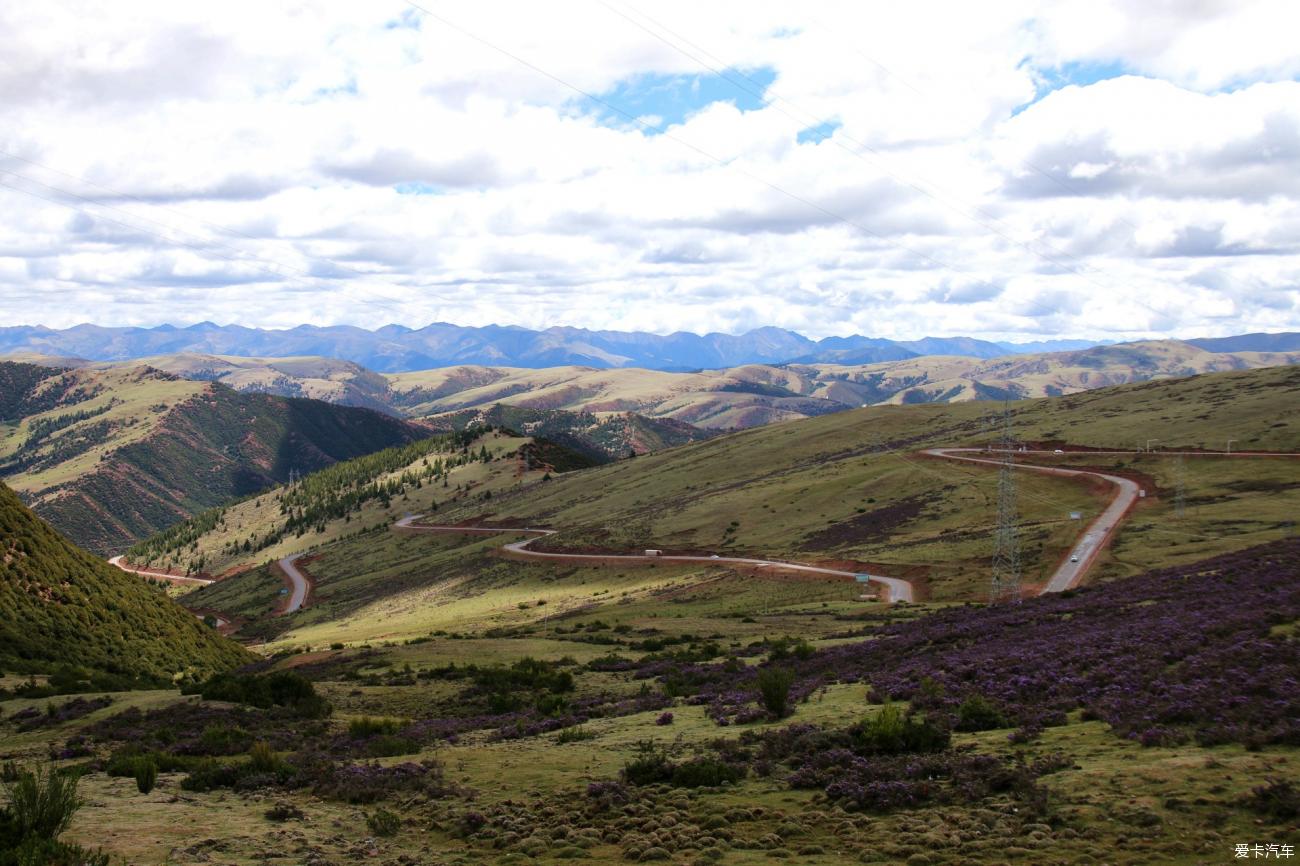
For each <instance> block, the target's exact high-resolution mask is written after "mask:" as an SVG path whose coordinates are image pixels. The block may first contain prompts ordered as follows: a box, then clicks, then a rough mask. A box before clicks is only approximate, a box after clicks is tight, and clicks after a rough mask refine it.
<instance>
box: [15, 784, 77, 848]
mask: <svg viewBox="0 0 1300 866" xmlns="http://www.w3.org/2000/svg"><path fill="white" fill-rule="evenodd" d="M6 793H7V794H8V797H9V807H8V808H7V809H6V814H7V815H8V818H9V821H10V823H11V825H12V828H13V829H12V832H13V834H14V836H15V837H16V838H17V839H19V840H22V839H37V840H41V841H49V842H53V841H55V840H57V839H58V838H59V834H60V833H62V832H63V831H64V830H66V829H68V825H69V824H71V823H72V816H73V815H75V814H76V812H77V810H78V809H79V808H81V799H80V798H79V797H77V776H76V775H75V774H73V773H60V772H57V771H55V770H53V769H52V768H50V767H44V768H39V767H38V768H37V769H36V770H28V771H20V772H19V773H18V778H17V780H16V781H14V782H13V783H12V784H10V785H8V786H6Z"/></svg>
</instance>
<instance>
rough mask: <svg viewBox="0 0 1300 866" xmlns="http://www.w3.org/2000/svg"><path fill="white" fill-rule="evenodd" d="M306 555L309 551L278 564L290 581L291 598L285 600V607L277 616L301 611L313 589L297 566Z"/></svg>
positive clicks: (287, 558)
mask: <svg viewBox="0 0 1300 866" xmlns="http://www.w3.org/2000/svg"><path fill="white" fill-rule="evenodd" d="M306 555H307V551H305V550H304V551H303V552H301V553H294V554H290V555H289V556H286V557H284V558H283V559H281V560H279V562H278V564H279V566H280V571H281V572H283V573H284V576H285V577H286V578H288V580H289V597H288V598H287V599H286V600H285V604H284V606H283V607H282V608H281V609H280V610H279V611H277V612H276V614H277V616H283V615H284V614H287V613H293V612H294V611H296V610H300V609H301V608H302V606H303V603H304V602H306V601H307V592H308V590H310V589H311V583H310V582H309V581H308V579H307V577H306V575H304V574H303V573H302V572H301V571H300V570H299V569H298V566H297V565H296V564H295V563H297V561H298V560H299V559H301V558H302V557H304V556H306Z"/></svg>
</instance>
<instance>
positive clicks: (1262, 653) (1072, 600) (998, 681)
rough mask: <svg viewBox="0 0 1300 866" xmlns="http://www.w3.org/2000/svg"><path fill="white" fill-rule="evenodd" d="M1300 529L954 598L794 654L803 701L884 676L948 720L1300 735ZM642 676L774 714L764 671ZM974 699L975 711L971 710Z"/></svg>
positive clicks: (718, 702) (1284, 738)
mask: <svg viewBox="0 0 1300 866" xmlns="http://www.w3.org/2000/svg"><path fill="white" fill-rule="evenodd" d="M1297 574H1300V540H1297V539H1291V540H1288V541H1285V542H1277V543H1274V544H1269V545H1264V546H1260V547H1256V548H1252V549H1249V550H1244V551H1239V552H1236V553H1231V554H1227V555H1224V556H1220V557H1216V558H1214V559H1211V560H1207V561H1204V562H1200V563H1197V564H1194V565H1190V566H1181V567H1177V568H1169V569H1163V570H1159V571H1154V572H1150V573H1148V574H1145V575H1141V576H1138V577H1133V578H1128V579H1125V580H1119V581H1115V582H1113V583H1109V584H1106V585H1104V586H1100V587H1095V588H1088V589H1083V590H1077V591H1072V592H1068V593H1061V594H1057V595H1050V596H1044V597H1039V598H1034V599H1030V600H1027V601H1025V602H1023V603H1021V604H1016V605H1002V606H998V607H993V608H989V607H984V606H970V607H965V608H952V609H949V610H946V611H941V612H938V613H934V614H931V615H929V616H926V617H924V618H922V619H919V620H914V621H910V622H905V623H897V624H892V625H884V626H881V627H877V628H875V629H874V630H873V632H872V634H873V635H874V639H873V640H868V641H864V642H860V643H855V644H843V645H840V646H836V647H831V648H828V649H824V650H820V651H818V652H816V653H814V654H812V655H811V656H808V657H807V658H802V659H800V658H798V657H795V658H791V659H787V660H785V661H783V662H782V664H783V665H785V666H787V667H789V668H790V669H791V670H793V671H794V673H795V682H794V685H793V686H792V687H791V693H790V701H791V703H794V702H796V701H798V700H802V699H803V698H804V697H806V696H807V695H808V694H810V693H811V692H812V691H813V690H815V689H816V688H818V687H819V686H821V685H823V684H826V683H832V682H863V681H865V682H868V683H870V685H871V688H872V694H873V696H874V698H875V699H876V700H881V701H883V700H908V701H910V702H911V704H912V706H913V708H915V709H918V710H924V711H925V712H926V714H927V715H928V716H930V717H931V718H933V719H936V720H938V719H946V720H947V726H949V727H955V726H958V724H959V722H962V721H963V715H964V716H965V724H964V725H962V726H964V727H969V728H972V729H974V728H983V727H986V726H990V725H995V724H1005V725H1006V726H1016V727H1020V728H1023V729H1025V733H1026V734H1028V733H1029V732H1031V731H1033V730H1035V729H1037V728H1042V727H1050V726H1053V725H1059V724H1062V723H1064V721H1065V714H1066V713H1068V712H1071V711H1075V710H1080V709H1082V710H1083V711H1084V715H1085V718H1097V719H1101V720H1104V721H1105V722H1107V723H1108V724H1110V725H1111V727H1112V728H1113V729H1114V730H1115V731H1116V732H1117V733H1118V734H1120V735H1121V736H1124V737H1127V738H1130V739H1133V740H1136V741H1138V742H1142V743H1145V744H1148V745H1170V744H1175V743H1179V742H1183V741H1186V740H1188V739H1195V740H1196V741H1197V742H1199V743H1201V744H1203V745H1214V744H1218V743H1228V742H1237V743H1244V744H1246V745H1248V746H1252V745H1264V744H1270V743H1278V744H1282V743H1285V744H1293V745H1294V744H1300V689H1297V688H1296V686H1297V678H1296V671H1297V670H1300V642H1297V641H1294V640H1288V639H1287V638H1286V637H1285V636H1272V635H1270V628H1271V627H1272V626H1273V625H1277V624H1283V623H1288V622H1293V621H1295V620H1296V619H1297V618H1298V617H1300V581H1297V580H1296V579H1295V576H1296V575H1297ZM636 676H638V677H641V678H658V679H660V680H661V681H662V680H664V679H666V678H667V677H669V676H674V677H676V678H678V679H679V680H682V681H686V682H690V683H692V684H693V686H694V687H695V693H694V695H693V696H692V697H691V698H690V703H694V704H702V705H705V706H707V707H708V713H709V715H710V716H711V717H712V718H713V719H714V720H715V721H717V722H718V723H719V724H722V725H726V724H730V723H743V722H744V721H750V720H756V719H760V718H766V713H765V712H763V710H761V709H759V708H758V707H757V706H756V704H755V699H756V697H757V694H756V691H757V690H756V688H755V680H756V677H757V673H756V671H755V669H753V668H739V667H737V666H734V665H729V664H727V663H722V664H710V665H701V664H691V665H674V664H673V663H671V662H665V661H656V662H654V663H653V664H649V665H645V666H642V667H641V668H640V669H638V671H637V673H636ZM963 705H965V707H966V712H965V713H964V714H963V713H962V712H961V709H962V707H963Z"/></svg>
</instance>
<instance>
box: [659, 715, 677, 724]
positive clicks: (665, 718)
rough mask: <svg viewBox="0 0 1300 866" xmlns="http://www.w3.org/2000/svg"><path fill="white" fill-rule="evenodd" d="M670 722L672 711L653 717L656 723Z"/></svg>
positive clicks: (671, 720)
mask: <svg viewBox="0 0 1300 866" xmlns="http://www.w3.org/2000/svg"><path fill="white" fill-rule="evenodd" d="M672 723H673V714H672V713H663V714H661V715H660V716H659V717H658V718H657V719H655V724H656V725H671V724H672Z"/></svg>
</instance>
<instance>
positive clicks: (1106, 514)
mask: <svg viewBox="0 0 1300 866" xmlns="http://www.w3.org/2000/svg"><path fill="white" fill-rule="evenodd" d="M922 453H923V454H929V455H931V456H933V457H942V458H944V459H946V460H961V461H964V462H966V463H984V464H988V465H991V466H1001V465H1002V461H1001V460H1000V459H998V458H995V457H991V456H984V457H972V456H971V455H972V454H988V453H989V452H986V451H985V450H984V449H982V448H928V449H926V450H925V451H923V452H922ZM1014 453H1015V454H1024V455H1031V454H1046V455H1051V456H1056V457H1062V456H1066V455H1074V456H1079V455H1089V454H1096V455H1116V454H1123V455H1133V454H1155V455H1157V456H1161V457H1178V456H1182V457H1231V458H1234V459H1245V458H1251V457H1258V458H1266V457H1288V458H1293V459H1294V458H1296V457H1300V454H1296V453H1294V452H1290V451H1243V452H1228V451H1131V450H1130V451H1056V450H1052V451H1047V450H1035V451H1016V452H1014ZM1015 467H1016V468H1017V469H1025V470H1028V471H1030V472H1041V473H1043V474H1045V475H1062V476H1075V477H1078V476H1092V477H1093V478H1100V479H1102V480H1104V481H1107V482H1109V483H1110V484H1111V485H1113V486H1114V487H1115V496H1114V498H1113V499H1111V501H1110V504H1109V505H1107V506H1106V508H1105V510H1104V511H1102V513H1101V514H1099V515H1098V516H1097V518H1096V519H1095V520H1093V521H1092V523H1090V524H1088V527H1087V529H1085V530H1084V532H1083V535H1081V536H1080V537H1079V540H1078V541H1076V542H1075V544H1074V547H1072V548H1070V553H1069V556H1067V557H1066V558H1065V561H1064V562H1062V563H1061V564H1060V566H1058V567H1057V569H1056V572H1055V573H1054V574H1053V575H1052V578H1051V580H1049V581H1048V582H1047V585H1046V586H1044V587H1043V590H1042V591H1043V592H1045V593H1047V592H1063V591H1065V590H1067V589H1070V588H1071V587H1074V586H1078V584H1079V581H1080V580H1082V579H1083V576H1084V575H1085V574H1086V573H1087V572H1088V569H1089V568H1091V567H1092V564H1093V563H1094V562H1095V561H1096V560H1097V555H1098V554H1099V553H1101V551H1102V549H1103V548H1105V546H1106V545H1107V544H1108V543H1110V540H1111V538H1112V537H1113V536H1114V535H1115V532H1116V531H1117V530H1118V529H1119V527H1120V524H1122V523H1123V522H1124V518H1125V517H1127V516H1128V512H1129V509H1130V508H1132V507H1133V503H1134V502H1136V501H1137V500H1138V498H1139V496H1140V491H1141V489H1142V488H1141V485H1139V484H1138V483H1137V482H1136V481H1133V480H1132V479H1129V478H1124V477H1123V476H1121V475H1110V474H1108V473H1106V472H1095V471H1090V470H1087V469H1066V468H1065V467H1063V466H1037V465H1035V464H1033V463H1017V464H1015Z"/></svg>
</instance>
